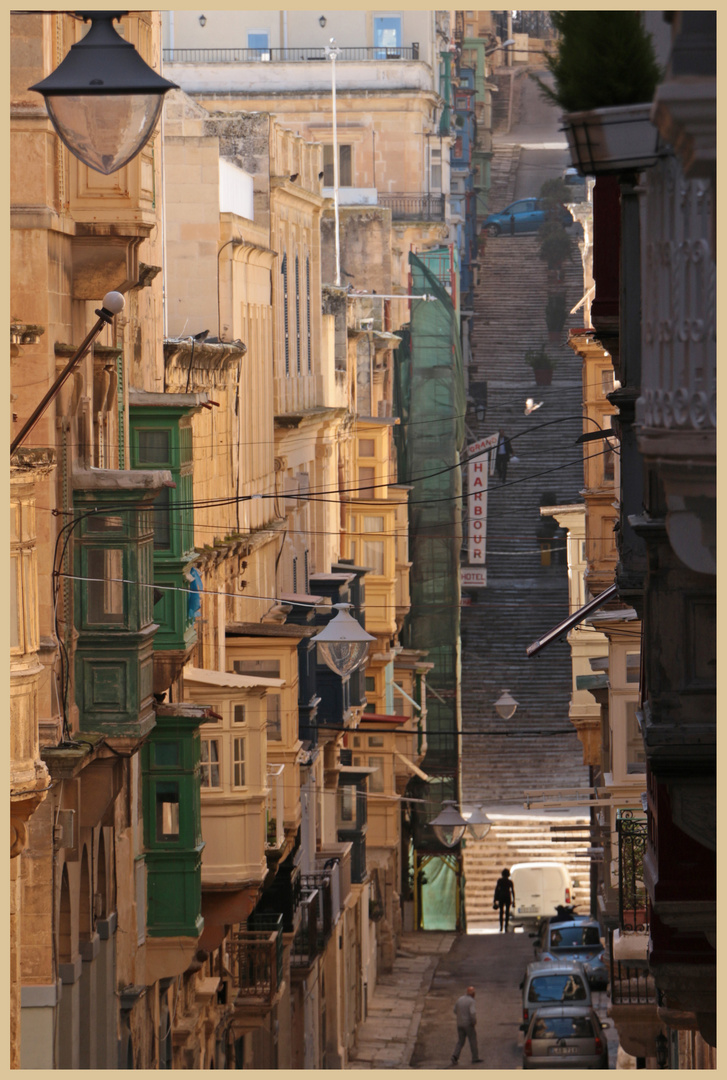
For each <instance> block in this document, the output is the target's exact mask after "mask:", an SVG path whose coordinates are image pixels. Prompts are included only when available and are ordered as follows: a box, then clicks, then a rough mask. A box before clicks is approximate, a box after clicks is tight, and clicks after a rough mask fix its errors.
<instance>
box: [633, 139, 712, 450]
mask: <svg viewBox="0 0 727 1080" xmlns="http://www.w3.org/2000/svg"><path fill="white" fill-rule="evenodd" d="M648 172H649V173H650V175H649V177H648V179H647V180H646V187H647V192H648V197H647V198H646V200H645V206H646V211H645V223H644V235H645V250H644V272H643V286H642V318H643V331H642V334H643V349H642V368H641V396H640V398H639V400H638V402H637V404H636V418H637V423H639V424H641V426H642V428H643V429H644V432H645V433H647V434H648V431H649V429H652V428H653V429H665V428H666V429H672V430H681V431H692V432H694V431H700V432H703V431H710V432H714V430H715V425H716V380H717V348H716V333H715V325H716V269H715V264H714V261H713V259H712V256H711V253H710V233H711V200H712V198H713V194H712V191H711V188H710V184H709V181H707V180H685V178H684V176H683V174H682V172H681V169H680V166H679V163H678V161H677V160H676V158H672V157H667V158H664V159H663V160H662V161H660V162H659V163H658V164H657V165H656V166H655V168H654V169H653V170H648ZM674 445H675V446H676V445H677V444H674ZM675 452H678V451H675Z"/></svg>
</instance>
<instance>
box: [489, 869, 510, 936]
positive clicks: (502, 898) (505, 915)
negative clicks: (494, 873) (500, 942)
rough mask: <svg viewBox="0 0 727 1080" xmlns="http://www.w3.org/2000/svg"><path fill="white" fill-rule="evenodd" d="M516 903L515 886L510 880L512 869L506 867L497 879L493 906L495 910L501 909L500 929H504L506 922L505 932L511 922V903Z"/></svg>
mask: <svg viewBox="0 0 727 1080" xmlns="http://www.w3.org/2000/svg"><path fill="white" fill-rule="evenodd" d="M511 903H513V904H514V903H515V886H514V885H513V883H512V881H511V880H510V871H509V870H508V869H507V868H505V869H504V870H503V871H502V875H501V876H500V877H499V878H498V879H497V885H495V895H494V897H493V899H492V906H493V908H494V910H495V911H497V909H498V908H499V909H500V930H502V928H503V926H502V924H503V922H504V923H505V933H507V929H508V925H509V923H510V904H511Z"/></svg>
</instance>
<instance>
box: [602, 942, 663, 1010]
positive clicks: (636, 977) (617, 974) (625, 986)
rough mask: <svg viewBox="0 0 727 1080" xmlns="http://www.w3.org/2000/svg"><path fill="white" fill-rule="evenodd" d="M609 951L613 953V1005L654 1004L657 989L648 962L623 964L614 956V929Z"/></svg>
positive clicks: (611, 988) (610, 992) (610, 989)
mask: <svg viewBox="0 0 727 1080" xmlns="http://www.w3.org/2000/svg"><path fill="white" fill-rule="evenodd" d="M608 951H609V953H610V954H611V984H610V987H609V997H610V998H611V1004H612V1005H654V1004H656V1003H657V990H656V985H655V983H654V976H653V975H652V974H651V973H650V972H649V970H648V968H647V966H646V963H643V964H635V963H633V962H632V963H630V964H622V963H621V961H620V960H614V958H613V931H611V932H610V933H609V950H608Z"/></svg>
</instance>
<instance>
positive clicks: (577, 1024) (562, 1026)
mask: <svg viewBox="0 0 727 1080" xmlns="http://www.w3.org/2000/svg"><path fill="white" fill-rule="evenodd" d="M593 1034H594V1033H593V1024H592V1023H591V1018H590V1016H548V1017H543V1016H537V1017H536V1018H535V1022H534V1024H533V1028H532V1031H531V1033H530V1037H531V1038H532V1039H592V1038H593Z"/></svg>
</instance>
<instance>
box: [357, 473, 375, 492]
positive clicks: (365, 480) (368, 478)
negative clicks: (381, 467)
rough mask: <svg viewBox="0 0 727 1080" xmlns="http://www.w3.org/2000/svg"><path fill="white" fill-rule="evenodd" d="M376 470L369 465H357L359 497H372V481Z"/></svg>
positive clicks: (373, 490)
mask: <svg viewBox="0 0 727 1080" xmlns="http://www.w3.org/2000/svg"><path fill="white" fill-rule="evenodd" d="M375 479H376V470H375V469H374V467H373V466H371V465H359V467H358V492H357V494H358V497H359V498H360V499H373V498H374V496H375V494H376V492H375V489H374V482H375Z"/></svg>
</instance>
